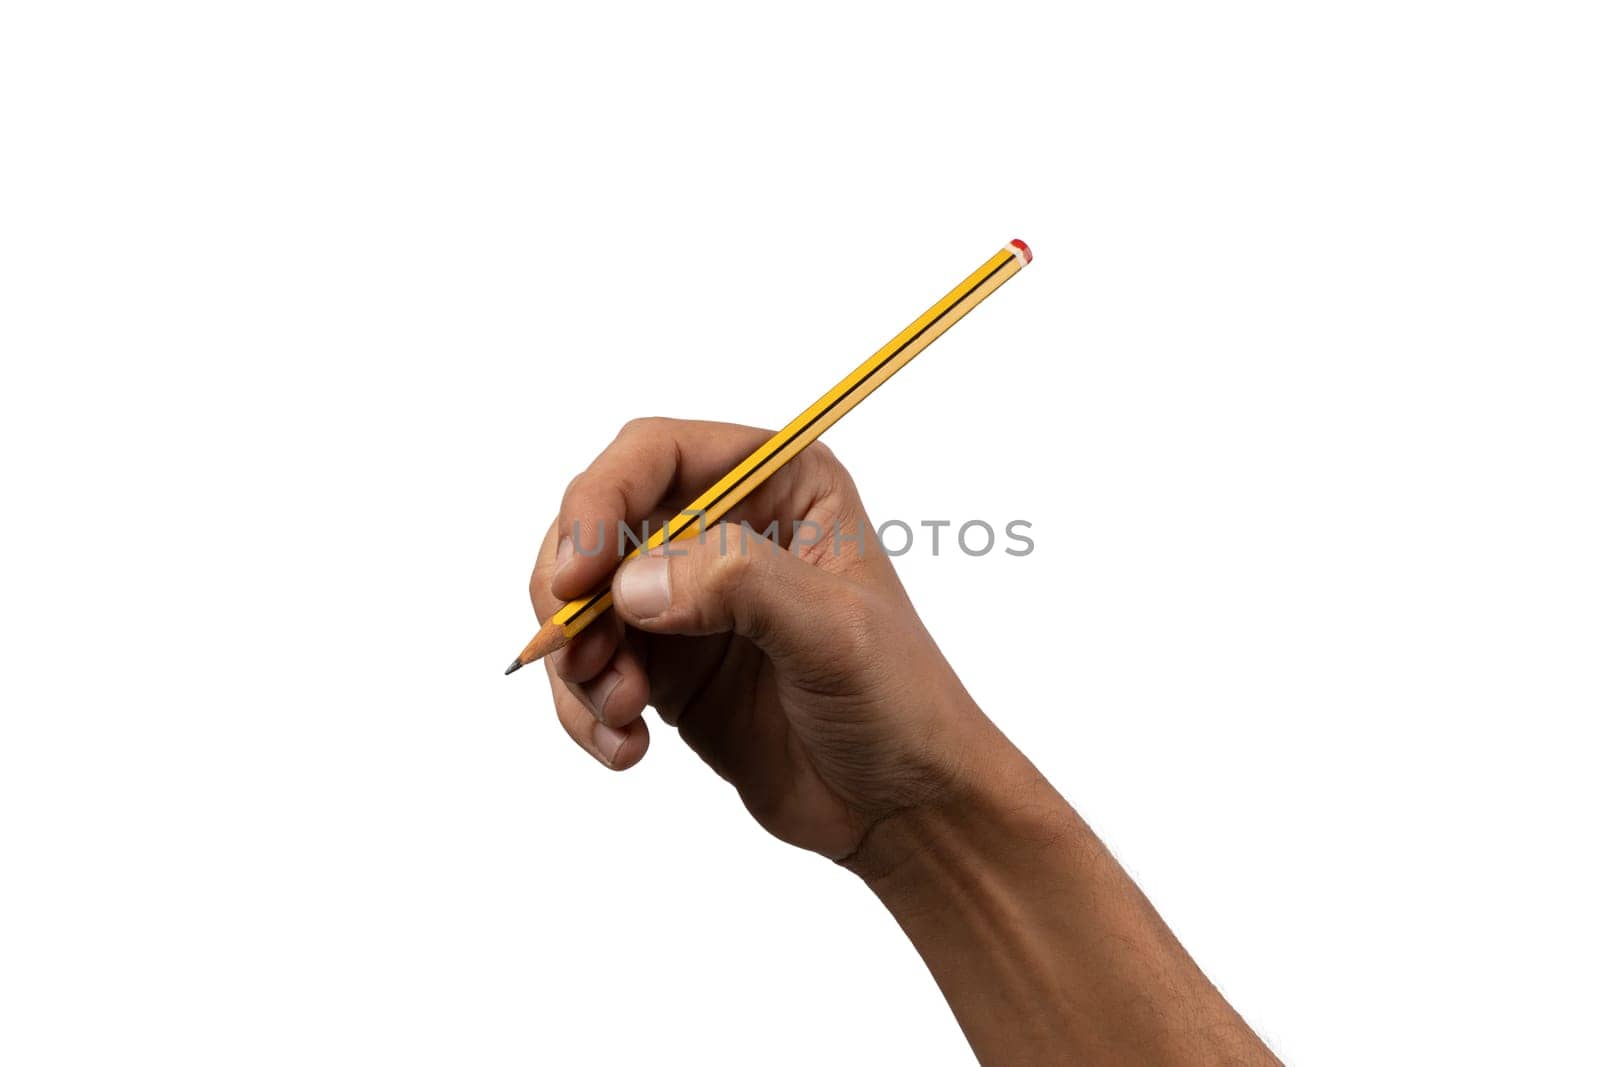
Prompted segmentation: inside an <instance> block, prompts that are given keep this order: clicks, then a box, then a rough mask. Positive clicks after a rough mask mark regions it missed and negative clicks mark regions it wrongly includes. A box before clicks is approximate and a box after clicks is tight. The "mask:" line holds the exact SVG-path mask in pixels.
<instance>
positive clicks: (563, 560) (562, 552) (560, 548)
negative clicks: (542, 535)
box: [550, 534, 572, 580]
mask: <svg viewBox="0 0 1600 1067" xmlns="http://www.w3.org/2000/svg"><path fill="white" fill-rule="evenodd" d="M571 562H572V538H570V537H567V536H566V535H565V534H563V535H562V537H561V541H560V543H558V544H557V545H556V569H555V570H554V571H552V572H551V574H550V577H551V579H552V580H554V579H556V578H559V577H561V572H562V571H564V570H566V569H567V564H568V563H571Z"/></svg>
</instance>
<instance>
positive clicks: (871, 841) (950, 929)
mask: <svg viewBox="0 0 1600 1067" xmlns="http://www.w3.org/2000/svg"><path fill="white" fill-rule="evenodd" d="M768 436H769V435H768V434H767V433H766V431H763V430H752V429H749V428H747V427H743V426H728V425H724V424H721V423H691V422H675V421H669V420H665V419H647V420H644V421H641V422H632V423H629V424H628V425H627V426H626V427H624V428H623V430H622V433H621V434H619V435H618V437H617V439H616V441H614V442H613V443H612V444H611V446H610V447H609V448H607V449H606V450H605V452H603V453H602V454H601V455H600V457H599V458H598V459H596V460H595V461H594V463H593V464H592V465H591V466H590V467H589V469H588V470H587V471H585V472H584V473H583V474H581V475H579V476H578V478H577V479H575V480H574V481H573V483H572V484H571V485H570V486H569V487H568V488H567V493H566V497H565V499H564V500H563V501H562V505H561V515H560V517H559V518H557V520H556V522H555V524H554V525H553V526H551V528H550V532H549V533H548V534H547V535H546V537H545V541H544V547H543V549H542V551H541V552H540V554H539V562H538V565H537V567H536V568H535V569H534V573H533V579H532V581H531V582H530V583H529V591H530V593H531V594H532V597H533V603H534V608H535V609H536V610H537V612H538V614H539V618H540V620H541V621H543V620H545V619H548V618H549V617H550V615H551V614H552V613H554V612H555V611H556V609H557V608H558V607H560V605H561V604H562V602H564V601H566V600H569V599H573V598H576V597H579V596H582V595H584V594H586V593H589V592H591V591H593V590H595V589H598V588H602V587H604V585H605V584H606V582H607V581H608V580H610V582H611V589H612V592H613V593H614V594H615V598H616V603H615V609H614V610H613V611H611V612H609V613H607V614H606V615H605V616H604V617H603V618H602V619H601V620H599V621H597V622H596V623H594V624H593V625H591V626H590V627H589V628H588V629H587V630H585V631H583V633H581V634H580V635H578V637H577V638H576V639H574V640H573V642H572V643H571V644H569V645H568V646H567V647H566V648H564V649H561V650H559V651H558V652H557V653H556V654H555V655H553V656H550V657H547V658H546V660H545V664H546V668H547V669H548V671H549V673H550V682H551V686H552V687H553V689H554V691H555V700H556V711H557V713H558V714H559V715H560V717H561V722H562V725H564V726H565V727H566V729H567V732H568V733H570V734H571V735H572V737H573V739H574V740H576V741H577V742H578V743H579V744H580V745H582V746H583V747H584V748H585V749H586V750H587V751H588V752H589V753H590V754H591V755H593V756H595V757H596V758H597V759H599V760H600V761H601V762H602V763H604V764H606V765H607V766H609V767H612V768H614V769H616V770H623V769H626V768H628V767H631V766H633V765H634V764H635V763H637V762H638V761H639V760H640V759H641V758H642V757H643V756H644V752H645V748H646V747H647V746H648V744H649V733H648V729H647V727H646V726H645V723H644V720H643V719H641V718H640V715H641V713H642V712H643V710H644V707H645V705H646V704H647V703H649V704H651V705H654V706H655V708H656V709H657V711H659V712H660V714H661V718H662V720H663V721H664V722H667V723H669V724H671V725H674V726H676V727H677V728H678V730H679V732H680V733H681V734H682V735H683V737H684V740H686V741H687V742H688V743H689V745H690V746H691V747H692V748H694V750H695V751H696V752H698V753H699V754H700V755H701V756H702V757H703V758H704V759H705V761H706V762H707V763H709V764H710V765H711V766H712V767H713V768H714V769H715V770H716V771H717V773H719V774H721V775H722V776H723V777H724V778H726V779H727V780H728V781H730V782H732V783H733V785H734V786H735V787H736V788H737V789H738V790H739V795H740V796H741V797H742V798H743V799H744V802H745V806H746V807H748V808H749V809H750V812H751V814H753V815H754V816H755V817H756V819H757V820H758V821H759V822H760V823H761V825H762V826H764V827H766V828H767V829H768V830H769V831H771V832H772V833H773V834H775V835H776V836H778V837H779V838H782V839H783V840H785V841H788V842H790V843H791V844H795V845H799V846H801V847H803V848H809V849H813V850H815V851H817V852H820V853H822V854H823V855H826V856H830V857H832V858H834V859H836V860H840V861H843V862H844V863H845V865H846V866H848V867H849V868H850V869H851V870H853V871H855V872H856V873H857V874H860V875H861V876H862V877H863V879H865V880H866V881H867V883H868V885H870V886H871V887H872V889H873V891H874V892H875V893H876V894H877V895H878V897H879V899H881V900H882V901H883V902H884V904H885V905H886V906H887V907H888V908H889V910H890V912H891V913H893V914H894V916H895V918H896V919H897V920H898V921H899V922H900V925H901V927H902V928H903V929H904V930H905V931H906V933H907V934H908V935H909V936H910V938H911V940H912V942H913V943H914V944H915V945H916V947H917V949H918V951H920V952H921V953H922V956H923V959H924V960H926V961H927V964H928V967H929V969H930V970H931V971H932V973H933V975H934V978H935V979H936V980H937V981H938V983H939V987H940V989H941V990H942V991H943V992H944V995H945V998H946V999H947V1000H948V1001H949V1003H950V1006H951V1008H952V1010H953V1011H954V1012H955V1014H956V1018H957V1020H958V1021H959V1022H960V1023H961V1026H962V1028H963V1030H965V1032H966V1034H967V1038H968V1040H969V1041H971V1043H972V1047H973V1050H974V1051H975V1052H976V1053H977V1054H978V1058H979V1059H980V1060H981V1061H982V1062H984V1063H995V1064H1007V1065H1015V1064H1032V1063H1041V1064H1042V1063H1058V1062H1063V1061H1070V1062H1075V1063H1101V1062H1104V1063H1183V1064H1191V1063H1244V1062H1248V1063H1275V1062H1277V1061H1276V1060H1275V1059H1274V1058H1273V1056H1272V1054H1271V1052H1270V1051H1269V1050H1268V1049H1267V1048H1266V1047H1265V1046H1264V1045H1262V1044H1261V1042H1260V1041H1259V1039H1257V1038H1256V1036H1255V1035H1254V1034H1253V1033H1251V1032H1250V1029H1249V1027H1248V1026H1246V1025H1245V1023H1244V1021H1243V1020H1242V1019H1240V1018H1239V1016H1238V1015H1237V1014H1236V1013H1235V1012H1234V1011H1233V1010H1232V1009H1231V1008H1230V1007H1229V1006H1228V1004H1227V1002H1226V1001H1224V1000H1223V999H1222V997H1221V996H1220V995H1219V994H1218V993H1217V991H1216V990H1215V989H1214V988H1213V987H1212V986H1211V984H1210V983H1209V982H1207V981H1206V978H1205V975H1203V974H1202V973H1201V972H1200V970H1199V968H1198V967H1196V966H1195V964H1194V961H1193V960H1191V959H1190V958H1189V957H1188V955H1187V954H1186V953H1185V952H1184V951H1183V947H1182V946H1181V945H1179V944H1178V942H1177V940H1176V939H1175V938H1174V937H1173V936H1172V933H1171V931H1169V930H1168V929H1167V928H1166V926H1165V925H1164V924H1163V923H1162V922H1161V919H1160V917H1159V916H1158V915H1156V913H1155V911H1154V909H1152V908H1151V907H1150V903H1149V901H1147V900H1145V899H1144V896H1143V895H1142V894H1141V893H1140V892H1139V890H1138V888H1137V887H1136V886H1135V885H1134V884H1133V883H1132V881H1130V880H1129V879H1128V877H1127V875H1126V874H1125V873H1124V872H1123V871H1122V869H1121V868H1120V867H1119V866H1118V865H1117V863H1116V860H1115V859H1113V858H1112V857H1111V855H1110V853H1109V852H1107V851H1106V850H1105V848H1104V847H1103V846H1102V845H1101V844H1100V842H1099V841H1098V840H1097V839H1096V838H1095V836H1094V834H1093V833H1092V832H1091V831H1090V830H1089V828H1088V827H1087V826H1086V825H1084V823H1083V822H1082V820H1081V819H1079V818H1078V816H1077V813H1076V812H1074V811H1073V810H1072V809H1071V807H1070V806H1069V805H1068V804H1067V803H1066V802H1065V801H1064V800H1063V799H1062V798H1061V796H1060V794H1058V793H1056V791H1055V790H1054V789H1052V788H1051V787H1050V784H1049V783H1048V782H1046V781H1045V780H1044V779H1043V777H1042V776H1040V775H1039V773H1038V771H1037V770H1035V769H1034V767H1033V765H1032V764H1030V763H1029V762H1028V760H1027V759H1026V758H1025V757H1024V756H1023V755H1022V753H1020V752H1018V751H1017V750H1016V748H1014V747H1013V746H1012V745H1011V744H1010V742H1009V741H1007V740H1006V739H1005V737H1004V736H1003V735H1002V734H1001V733H1000V732H999V731H998V730H997V729H996V728H995V727H994V726H993V724H991V723H990V722H989V720H988V719H987V718H986V717H985V716H984V715H983V713H982V712H981V711H979V710H978V708H977V706H976V705H975V704H974V703H973V702H972V700H971V699H970V698H969V697H968V696H967V693H966V691H965V690H964V689H963V688H962V687H961V683H960V681H958V680H957V678H956V676H955V674H954V673H953V672H952V671H951V669H950V666H949V664H947V663H946V662H945V660H944V657H943V656H942V655H940V653H939V650H938V648H937V647H936V646H935V645H934V643H933V639H932V638H931V637H929V636H928V633H927V631H926V630H924V629H923V627H922V624H921V622H920V621H918V619H917V614H916V612H915V611H914V610H912V607H911V603H910V601H909V600H907V598H906V594H905V590H904V589H903V588H902V587H901V585H900V582H899V580H898V579H897V578H896V577H895V573H894V568H893V567H892V566H891V565H890V562H889V559H888V557H887V556H885V555H884V554H883V553H882V552H881V551H874V549H875V545H874V544H873V543H872V536H871V534H870V533H866V531H870V530H871V529H872V527H871V525H870V523H869V522H868V520H867V516H866V512H865V510H864V509H863V508H862V506H861V500H860V498H859V497H858V496H857V495H856V490H855V486H854V485H852V484H851V481H850V477H849V475H847V474H846V473H845V470H844V468H843V467H841V466H840V465H839V462H838V461H837V460H836V459H834V458H833V455H832V453H830V452H829V451H828V450H827V449H826V448H823V447H822V446H821V445H815V444H814V445H812V446H811V447H810V448H809V449H807V450H806V451H804V452H802V453H801V454H800V455H799V456H797V457H796V458H795V459H794V460H792V461H791V462H790V463H789V464H788V465H787V466H785V467H784V468H783V469H782V470H781V471H779V472H778V473H777V474H776V475H774V476H773V477H772V478H771V479H769V480H768V481H767V482H766V484H764V485H763V486H762V487H761V488H760V489H759V490H757V491H756V492H754V493H752V494H751V495H750V496H749V497H748V498H746V499H745V500H744V501H743V502H742V503H741V505H740V506H739V507H738V508H737V509H736V510H735V511H734V512H732V513H730V515H729V516H728V517H727V518H728V520H729V523H730V524H731V525H730V524H724V525H723V526H722V527H714V528H712V529H711V530H709V531H707V532H706V535H705V536H704V537H702V538H699V539H697V540H690V541H685V542H681V543H679V544H678V545H675V546H673V551H674V553H677V552H679V551H681V552H682V554H681V555H678V554H672V555H655V556H651V557H643V558H640V559H638V560H634V561H632V562H629V563H628V564H626V565H624V566H623V567H622V568H621V569H620V570H618V571H617V573H616V575H615V577H611V568H612V566H613V565H614V564H615V562H616V560H617V558H618V556H619V552H618V551H617V524H618V522H619V521H620V522H623V523H626V524H627V525H629V526H630V527H633V526H637V525H638V524H639V523H641V522H643V521H644V520H646V519H648V520H649V522H650V525H651V528H652V529H657V528H659V527H660V525H661V523H662V522H663V521H665V520H667V519H669V518H671V517H672V516H673V515H675V514H677V513H678V512H679V511H680V510H681V509H682V508H683V507H684V506H685V505H686V504H687V503H689V502H690V501H691V500H692V499H693V497H694V496H695V495H696V494H697V493H699V492H700V491H702V490H703V489H704V488H706V487H707V486H709V485H711V484H712V483H713V482H714V481H715V480H716V479H717V478H718V477H720V476H721V475H722V474H723V473H724V472H725V471H727V470H728V469H730V468H731V467H733V466H734V465H735V464H736V463H738V462H739V461H740V460H742V459H743V458H744V457H745V456H746V455H748V454H749V453H750V451H751V450H752V449H754V448H755V447H756V446H757V445H759V444H760V443H761V442H762V441H764V440H765V439H766V438H767V437H768ZM741 520H743V521H744V522H745V523H746V524H748V525H747V526H743V527H741V526H740V525H738V523H739V522H740V521H741ZM774 523H776V524H777V525H776V528H775V529H773V530H772V533H773V537H772V539H771V540H768V539H767V538H766V537H763V536H760V535H759V534H756V533H754V532H753V531H767V530H769V529H770V528H772V525H773V524H774ZM797 523H798V524H799V525H798V526H797V525H796V524H797ZM575 526H576V532H574V527H575ZM864 533H865V539H864V540H863V534H864ZM574 536H576V538H577V541H576V543H573V542H572V540H571V539H572V538H573V537H574ZM597 545H598V546H600V550H599V551H595V547H596V546H597Z"/></svg>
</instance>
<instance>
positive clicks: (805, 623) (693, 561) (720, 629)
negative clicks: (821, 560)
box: [611, 523, 850, 654]
mask: <svg viewBox="0 0 1600 1067" xmlns="http://www.w3.org/2000/svg"><path fill="white" fill-rule="evenodd" d="M666 547H667V548H670V549H671V552H670V554H669V553H666V552H664V551H663V550H661V549H658V550H657V552H656V554H654V555H650V556H640V557H639V558H637V559H634V560H630V561H628V562H627V563H625V564H623V566H622V567H621V568H620V569H619V570H618V571H617V575H616V579H615V580H614V581H613V583H612V586H611V590H612V593H613V595H614V605H613V606H614V607H615V608H616V610H617V612H618V613H619V614H620V615H621V616H622V618H623V619H624V621H626V622H627V623H628V624H629V625H630V626H635V627H637V628H639V629H641V630H648V631H650V632H652V633H659V634H684V635H696V634H714V633H728V632H732V633H736V634H739V635H740V636H742V637H747V638H749V639H750V640H752V641H754V642H755V643H756V644H758V645H760V646H761V647H762V648H763V649H764V650H765V651H766V652H768V654H780V653H784V652H790V651H797V650H798V649H799V648H800V647H801V646H804V645H806V644H809V643H811V642H810V641H809V640H807V638H808V637H814V635H815V634H816V631H817V630H818V629H819V627H820V626H821V625H822V621H823V620H825V619H826V618H827V617H828V615H829V614H831V610H830V608H837V607H838V606H839V601H840V599H841V598H848V597H849V593H850V588H849V586H850V583H848V582H846V581H845V580H844V579H842V578H840V577H838V576H837V575H833V574H829V573H828V572H827V571H824V570H822V569H820V568H818V567H814V566H812V565H811V564H809V563H806V562H804V561H803V560H801V559H800V558H799V557H797V556H796V555H795V554H794V553H792V552H789V551H787V550H785V549H783V548H781V547H780V546H779V545H777V544H776V543H775V542H773V541H769V540H768V539H766V538H765V537H762V536H761V535H760V534H757V533H755V532H754V531H752V530H751V529H750V528H749V527H748V526H743V527H741V526H734V525H732V524H728V523H724V524H721V525H718V526H714V527H712V528H711V529H709V530H707V531H706V532H705V534H704V535H703V536H700V537H697V538H694V539H692V540H686V541H681V542H678V543H676V544H671V545H668V546H666Z"/></svg>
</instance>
